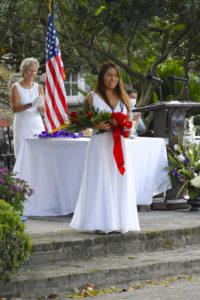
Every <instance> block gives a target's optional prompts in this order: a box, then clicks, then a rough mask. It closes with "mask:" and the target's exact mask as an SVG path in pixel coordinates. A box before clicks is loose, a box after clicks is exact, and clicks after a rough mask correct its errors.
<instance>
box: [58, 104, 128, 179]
mask: <svg viewBox="0 0 200 300" xmlns="http://www.w3.org/2000/svg"><path fill="white" fill-rule="evenodd" d="M101 121H104V122H107V123H110V124H111V130H112V134H113V140H114V145H113V155H114V158H115V161H116V164H117V167H118V169H119V172H120V173H121V174H122V175H123V174H124V172H125V168H124V157H123V151H122V145H121V136H123V137H125V138H128V137H129V136H130V134H131V127H132V122H131V121H130V120H129V118H128V115H126V114H123V113H120V112H112V113H111V112H106V111H101V112H99V111H95V109H94V108H90V107H89V106H88V105H87V104H86V105H84V106H83V108H82V109H81V110H79V111H73V112H71V113H70V114H69V122H68V123H66V125H64V127H65V128H66V130H67V131H68V132H80V131H82V130H85V129H86V128H95V125H97V124H98V123H99V122H101ZM62 128H63V127H62ZM101 132H103V131H102V130H99V131H98V133H101Z"/></svg>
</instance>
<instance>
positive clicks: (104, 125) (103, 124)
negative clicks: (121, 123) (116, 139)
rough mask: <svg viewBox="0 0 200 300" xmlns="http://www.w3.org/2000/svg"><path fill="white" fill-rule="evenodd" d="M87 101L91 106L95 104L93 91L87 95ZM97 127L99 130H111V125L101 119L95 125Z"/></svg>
mask: <svg viewBox="0 0 200 300" xmlns="http://www.w3.org/2000/svg"><path fill="white" fill-rule="evenodd" d="M86 101H87V103H88V104H89V106H90V107H92V106H93V96H92V93H89V94H88V95H87V97H86ZM94 128H95V129H99V130H105V131H108V130H111V125H110V124H109V123H107V122H105V121H101V122H99V123H98V124H96V125H95V126H94Z"/></svg>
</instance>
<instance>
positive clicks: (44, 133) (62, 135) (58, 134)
mask: <svg viewBox="0 0 200 300" xmlns="http://www.w3.org/2000/svg"><path fill="white" fill-rule="evenodd" d="M38 136H39V137H40V138H43V139H45V138H70V139H76V138H79V137H82V136H83V133H82V132H80V133H72V132H69V131H66V130H59V131H57V132H54V133H52V134H50V133H48V132H47V131H42V132H41V133H40V134H38Z"/></svg>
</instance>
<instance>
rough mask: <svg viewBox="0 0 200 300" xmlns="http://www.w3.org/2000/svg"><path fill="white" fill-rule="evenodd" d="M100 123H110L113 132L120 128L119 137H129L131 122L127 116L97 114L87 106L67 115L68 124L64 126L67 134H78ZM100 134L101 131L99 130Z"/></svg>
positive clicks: (104, 112) (105, 113) (121, 114)
mask: <svg viewBox="0 0 200 300" xmlns="http://www.w3.org/2000/svg"><path fill="white" fill-rule="evenodd" d="M101 121H104V122H108V123H110V124H111V127H112V129H113V130H114V129H115V128H120V132H121V135H123V136H124V137H126V138H128V137H129V135H130V129H131V127H132V122H131V121H129V120H128V116H127V115H125V114H123V113H119V112H117V113H115V112H112V113H111V112H106V111H101V112H98V111H96V110H95V109H94V108H90V107H89V106H88V105H87V104H86V105H84V106H83V108H82V109H81V110H79V111H73V112H71V113H70V114H69V123H67V124H66V129H67V130H68V131H69V132H70V131H71V132H80V131H82V130H85V129H86V128H94V127H95V125H97V124H98V123H99V122H101ZM100 132H103V131H101V130H100Z"/></svg>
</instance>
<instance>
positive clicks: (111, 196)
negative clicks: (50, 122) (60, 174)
mask: <svg viewBox="0 0 200 300" xmlns="http://www.w3.org/2000/svg"><path fill="white" fill-rule="evenodd" d="M93 106H94V108H95V110H98V111H110V112H112V110H111V108H110V107H109V106H108V105H107V104H106V102H105V101H104V100H103V99H101V98H100V97H99V96H98V95H97V94H96V93H94V94H93ZM121 107H122V109H121ZM114 111H115V112H123V113H127V110H126V107H125V105H124V104H123V103H122V102H121V101H119V103H118V105H117V107H116V108H115V110H114ZM121 140H122V146H123V155H124V161H125V168H126V171H125V173H124V175H123V176H122V175H121V174H120V173H119V170H118V168H117V165H116V162H115V160H114V156H113V137H112V132H105V133H99V134H94V135H93V136H92V138H91V141H90V143H89V146H88V150H87V154H86V160H85V167H84V172H83V177H82V183H81V187H80V192H79V196H78V200H77V204H76V208H75V211H74V215H73V218H72V221H71V224H70V225H71V227H73V228H75V229H78V230H79V231H93V230H102V231H104V232H106V233H108V232H111V231H115V230H117V231H121V232H122V233H126V232H128V231H133V230H136V231H139V230H140V226H139V222H138V214H137V205H136V195H135V186H134V170H133V168H134V165H133V163H132V156H131V152H130V150H129V149H130V142H131V140H129V139H125V138H123V137H121ZM129 152H130V153H129Z"/></svg>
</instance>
